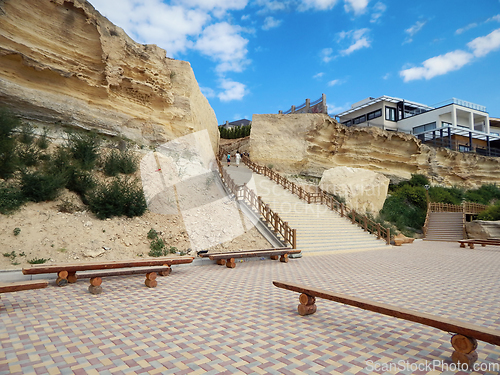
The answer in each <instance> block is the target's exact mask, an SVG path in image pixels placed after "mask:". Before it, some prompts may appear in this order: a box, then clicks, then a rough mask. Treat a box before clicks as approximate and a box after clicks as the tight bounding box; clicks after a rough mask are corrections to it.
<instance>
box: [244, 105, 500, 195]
mask: <svg viewBox="0 0 500 375" xmlns="http://www.w3.org/2000/svg"><path fill="white" fill-rule="evenodd" d="M250 156H251V158H252V160H253V161H255V162H257V163H260V164H263V165H269V164H272V165H273V166H274V168H276V169H278V170H280V171H283V172H289V173H303V174H307V175H312V176H316V177H321V175H322V173H323V171H324V170H327V169H330V168H332V167H336V166H348V167H355V168H364V169H369V170H372V171H375V172H379V173H382V174H384V175H386V176H387V177H389V178H391V179H392V180H393V181H394V180H398V179H409V178H410V177H411V174H413V173H420V174H424V175H426V176H428V177H429V178H430V179H431V181H432V182H433V183H435V184H442V185H462V186H466V187H475V186H478V185H481V184H483V183H500V158H489V157H484V156H480V155H476V154H466V153H460V152H455V151H450V150H448V149H445V148H433V147H429V146H427V145H425V144H422V142H421V141H420V140H418V139H417V138H415V137H414V136H412V135H410V134H405V133H396V132H388V131H384V130H382V129H379V128H357V127H346V126H344V125H341V124H339V123H337V122H336V121H335V120H333V119H332V118H330V117H329V116H327V115H323V114H296V115H294V114H288V115H279V114H276V115H275V114H270V115H254V116H253V119H252V133H251V135H250Z"/></svg>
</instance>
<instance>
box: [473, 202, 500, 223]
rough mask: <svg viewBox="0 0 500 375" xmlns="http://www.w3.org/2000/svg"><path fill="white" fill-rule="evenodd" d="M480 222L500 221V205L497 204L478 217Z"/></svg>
mask: <svg viewBox="0 0 500 375" xmlns="http://www.w3.org/2000/svg"><path fill="white" fill-rule="evenodd" d="M477 218H478V219H479V220H486V221H497V220H500V204H499V203H497V204H495V205H493V206H490V207H488V208H487V209H486V210H485V211H483V212H481V213H480V214H479V215H477Z"/></svg>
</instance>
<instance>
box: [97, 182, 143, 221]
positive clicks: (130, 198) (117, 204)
mask: <svg viewBox="0 0 500 375" xmlns="http://www.w3.org/2000/svg"><path fill="white" fill-rule="evenodd" d="M87 202H88V205H89V208H90V210H91V211H92V212H93V213H95V214H96V215H97V217H98V218H99V219H106V218H110V217H113V216H122V215H125V216H127V217H134V216H141V215H142V214H143V213H144V212H146V209H147V204H146V198H145V197H144V192H143V190H142V186H141V184H140V183H139V182H138V181H137V180H131V179H128V178H114V179H113V181H111V182H107V183H101V184H98V185H97V186H96V188H95V189H94V190H93V191H91V192H90V193H89V194H88V196H87Z"/></svg>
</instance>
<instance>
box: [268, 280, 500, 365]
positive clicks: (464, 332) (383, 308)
mask: <svg viewBox="0 0 500 375" xmlns="http://www.w3.org/2000/svg"><path fill="white" fill-rule="evenodd" d="M273 284H274V285H275V286H277V287H278V288H283V289H287V290H291V291H293V292H298V293H301V294H300V296H299V301H300V304H299V305H298V307H297V310H298V312H299V314H300V315H302V316H304V315H310V314H314V313H315V312H316V304H315V302H316V298H324V299H328V300H331V301H335V302H340V303H343V304H346V305H350V306H354V307H359V308H361V309H364V310H368V311H373V312H376V313H379V314H384V315H388V316H393V317H395V318H399V319H405V320H409V321H411V322H416V323H420V324H424V325H428V326H430V327H434V328H438V329H440V330H443V331H446V332H452V333H454V335H453V336H452V338H451V345H452V346H453V348H454V349H455V351H454V352H453V354H452V356H451V358H452V360H453V362H455V363H461V364H462V365H464V366H467V367H469V368H472V365H473V364H474V362H475V361H476V360H477V358H478V356H477V353H476V348H477V340H481V341H485V342H487V343H490V344H493V345H500V331H497V330H493V329H489V328H485V327H481V326H478V325H475V324H470V323H466V322H462V321H459V320H455V319H449V318H445V317H440V316H435V315H431V314H427V313H421V312H417V311H413V310H409V309H405V308H403V307H397V306H391V305H388V304H385V303H379V302H374V301H370V300H366V299H363V298H357V297H351V296H348V295H345V294H340V293H334V292H330V291H325V290H321V289H316V288H310V287H307V286H303V285H299V284H295V283H289V282H282V281H273Z"/></svg>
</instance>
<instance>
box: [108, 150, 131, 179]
mask: <svg viewBox="0 0 500 375" xmlns="http://www.w3.org/2000/svg"><path fill="white" fill-rule="evenodd" d="M137 165H138V162H137V158H136V157H135V156H134V155H133V154H131V153H130V152H127V151H117V150H112V151H111V152H110V153H109V155H108V157H107V158H106V160H105V161H104V173H105V174H106V175H107V176H116V175H118V174H119V173H123V174H132V173H134V172H136V171H137V168H138V167H137Z"/></svg>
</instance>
